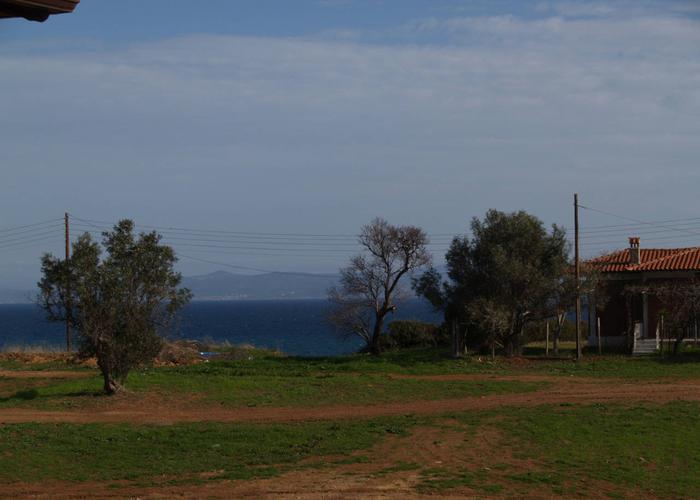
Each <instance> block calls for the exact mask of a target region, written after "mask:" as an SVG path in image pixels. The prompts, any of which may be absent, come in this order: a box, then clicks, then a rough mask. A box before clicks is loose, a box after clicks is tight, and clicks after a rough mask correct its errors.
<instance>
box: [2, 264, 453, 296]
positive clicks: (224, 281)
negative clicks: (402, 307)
mask: <svg viewBox="0 0 700 500" xmlns="http://www.w3.org/2000/svg"><path fill="white" fill-rule="evenodd" d="M440 270H441V271H444V269H440ZM337 283H338V275H337V274H311V273H264V274H234V273H229V272H226V271H216V272H213V273H210V274H204V275H202V276H188V277H185V278H183V280H182V285H183V286H185V287H187V288H189V289H190V290H192V293H193V294H194V300H245V299H319V298H325V297H326V296H327V292H328V289H329V288H330V287H332V286H334V285H336V284H337ZM406 285H408V282H406ZM36 294H37V291H36V290H34V291H30V290H13V289H2V288H0V304H19V303H27V302H32V301H33V299H34V297H35V296H36Z"/></svg>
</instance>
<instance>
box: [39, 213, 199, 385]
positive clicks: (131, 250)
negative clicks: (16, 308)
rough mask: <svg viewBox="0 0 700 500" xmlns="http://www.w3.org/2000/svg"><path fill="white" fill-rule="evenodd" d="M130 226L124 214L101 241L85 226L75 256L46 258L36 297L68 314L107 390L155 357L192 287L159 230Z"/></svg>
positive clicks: (54, 311)
mask: <svg viewBox="0 0 700 500" xmlns="http://www.w3.org/2000/svg"><path fill="white" fill-rule="evenodd" d="M133 229H134V224H133V222H132V221H130V220H122V221H120V222H119V223H118V224H117V225H115V226H114V229H113V230H112V231H110V232H105V233H103V240H102V246H100V244H98V243H97V242H95V241H93V240H92V238H91V237H90V235H89V234H88V233H85V234H83V235H82V236H80V237H79V238H78V240H77V241H76V242H75V243H73V245H72V255H71V257H70V259H68V260H62V259H58V258H56V257H54V256H53V255H50V254H47V255H44V257H43V258H42V275H43V276H42V279H41V281H40V282H39V290H40V293H39V297H38V300H39V303H40V305H41V306H42V307H43V309H44V310H45V311H46V313H47V315H48V317H49V319H51V320H54V321H69V322H70V324H71V325H72V326H73V328H74V329H75V330H76V332H77V333H78V336H79V342H80V350H79V354H80V355H81V356H84V357H91V356H95V357H96V358H97V363H98V366H99V368H100V370H101V372H102V375H103V378H104V389H105V391H106V392H107V393H110V394H111V393H114V392H117V391H119V390H120V389H121V387H122V385H123V383H124V381H125V380H126V377H127V375H128V373H129V371H130V370H131V369H132V368H133V367H136V366H138V365H141V364H144V363H148V362H151V361H153V359H154V358H155V357H156V356H157V354H158V352H159V351H160V348H161V345H162V339H161V336H160V335H159V330H161V329H163V328H165V327H166V326H167V325H168V324H169V322H170V320H171V319H172V317H173V315H174V314H175V312H176V311H177V310H178V309H179V308H181V307H182V306H183V305H184V304H186V303H187V302H188V301H189V299H190V292H189V290H187V289H184V288H178V287H179V284H180V281H181V276H180V274H179V273H177V272H175V271H174V269H173V266H174V264H175V262H176V261H177V258H176V257H175V253H174V252H173V250H172V248H170V247H169V246H165V245H161V244H160V239H161V237H160V236H159V235H158V234H157V233H156V232H150V233H141V234H139V235H138V236H135V235H134V232H133ZM103 248H104V252H105V253H106V255H104V256H103Z"/></svg>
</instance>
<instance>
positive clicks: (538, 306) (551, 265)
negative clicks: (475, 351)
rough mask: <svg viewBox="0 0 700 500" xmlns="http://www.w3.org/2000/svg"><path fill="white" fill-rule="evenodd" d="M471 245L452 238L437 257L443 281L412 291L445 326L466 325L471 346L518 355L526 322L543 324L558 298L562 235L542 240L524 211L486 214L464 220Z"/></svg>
mask: <svg viewBox="0 0 700 500" xmlns="http://www.w3.org/2000/svg"><path fill="white" fill-rule="evenodd" d="M471 230H472V238H471V239H470V238H468V237H456V238H454V239H453V240H452V244H451V245H450V248H449V250H448V251H447V254H446V256H445V260H446V262H447V274H448V280H445V281H443V278H442V276H441V275H440V274H439V273H438V272H437V271H435V270H434V269H432V270H430V271H428V272H427V273H425V274H424V275H422V276H421V277H420V278H418V279H417V280H415V281H414V289H415V290H416V292H417V293H418V294H419V295H422V296H424V297H426V298H427V299H428V300H429V301H430V302H431V303H432V304H433V305H434V306H435V307H436V308H438V309H441V310H443V311H444V312H445V317H446V320H447V321H458V322H459V323H460V324H466V325H468V327H467V329H468V331H469V332H470V333H469V335H470V336H471V337H472V338H471V341H472V342H471V343H472V345H473V344H474V343H478V344H480V345H481V346H484V344H491V345H493V344H494V343H499V344H501V345H502V346H503V349H504V352H505V354H506V355H508V356H512V355H517V354H520V353H522V348H523V333H524V329H525V326H526V325H527V323H528V322H529V321H532V320H533V319H538V318H542V317H545V316H547V314H548V313H549V311H550V310H551V307H552V302H553V300H554V298H555V296H556V294H557V293H559V292H560V290H561V288H560V287H561V283H562V279H563V277H564V273H565V271H566V269H567V267H568V252H569V245H568V244H567V241H566V233H565V231H564V230H563V229H561V228H559V227H557V226H553V227H552V230H551V233H548V232H547V230H546V229H545V227H544V224H543V223H542V221H540V220H539V219H538V218H537V217H534V216H533V215H530V214H528V213H526V212H524V211H519V212H513V213H504V212H500V211H498V210H489V211H488V212H487V213H486V216H485V217H484V219H483V220H479V219H478V218H474V219H472V223H471Z"/></svg>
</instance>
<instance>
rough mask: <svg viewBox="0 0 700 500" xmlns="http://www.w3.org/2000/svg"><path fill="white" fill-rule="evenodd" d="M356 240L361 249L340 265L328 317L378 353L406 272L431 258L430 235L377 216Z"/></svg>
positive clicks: (400, 295)
mask: <svg viewBox="0 0 700 500" xmlns="http://www.w3.org/2000/svg"><path fill="white" fill-rule="evenodd" d="M358 241H359V243H360V245H361V246H362V248H363V250H364V251H363V253H361V254H359V255H356V256H355V257H352V258H351V259H350V264H349V265H348V266H347V267H344V268H342V269H341V270H340V284H339V286H337V287H333V288H331V289H330V290H329V292H328V299H329V301H330V302H331V304H332V306H333V307H332V310H331V313H330V315H329V320H330V322H331V324H333V325H334V326H335V327H336V328H337V329H338V330H340V331H341V332H343V333H344V334H347V335H357V336H359V337H360V338H361V339H363V340H364V342H365V344H366V348H367V350H368V351H370V352H372V353H375V354H376V353H378V352H379V351H380V349H381V346H380V342H379V340H380V335H381V334H382V331H383V328H384V321H385V318H386V316H387V314H388V313H390V312H392V311H394V310H395V309H396V307H397V302H399V301H400V300H401V299H402V298H403V297H404V295H405V294H404V292H405V290H404V289H403V287H402V278H403V277H404V276H406V275H407V274H409V273H411V272H412V271H414V270H416V269H418V268H420V267H422V266H425V265H428V264H429V263H430V261H431V257H430V254H429V253H428V250H427V244H428V236H427V235H426V234H425V232H423V230H422V229H420V228H418V227H415V226H393V225H391V224H389V223H388V222H387V221H386V220H384V219H381V218H377V219H374V220H373V221H372V222H371V223H370V224H367V225H366V226H364V227H363V228H362V231H361V233H360V236H359V238H358Z"/></svg>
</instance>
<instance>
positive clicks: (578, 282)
mask: <svg viewBox="0 0 700 500" xmlns="http://www.w3.org/2000/svg"><path fill="white" fill-rule="evenodd" d="M578 238H579V235H578V193H575V194H574V259H575V272H576V360H577V361H578V360H580V359H581V263H580V262H579V250H578Z"/></svg>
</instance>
